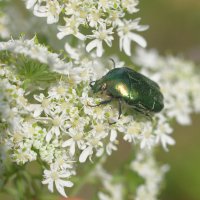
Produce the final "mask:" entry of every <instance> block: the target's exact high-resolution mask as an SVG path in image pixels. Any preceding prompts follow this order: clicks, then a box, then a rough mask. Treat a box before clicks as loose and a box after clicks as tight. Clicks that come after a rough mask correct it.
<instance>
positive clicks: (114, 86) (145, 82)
mask: <svg viewBox="0 0 200 200" xmlns="http://www.w3.org/2000/svg"><path fill="white" fill-rule="evenodd" d="M90 87H91V88H92V91H93V93H97V92H102V93H105V94H106V95H107V96H109V99H108V100H105V101H102V102H100V103H99V104H97V105H94V106H99V105H101V104H107V103H109V102H111V101H112V100H113V99H117V100H118V102H119V117H118V118H120V115H121V113H122V109H121V102H122V101H124V102H125V103H126V104H128V105H129V106H131V107H133V108H134V109H135V110H137V111H138V112H140V113H142V114H144V115H146V116H151V114H152V113H157V112H160V111H161V110H162V109H163V108H164V103H163V101H164V97H163V94H162V93H161V91H160V87H159V86H158V84H157V83H155V82H154V81H152V80H150V79H149V78H147V77H146V76H144V75H142V74H140V73H138V72H136V71H134V70H132V69H130V68H127V67H122V68H114V69H112V70H110V71H109V72H108V73H107V74H106V75H105V76H103V77H102V78H101V79H99V80H97V81H92V82H90Z"/></svg>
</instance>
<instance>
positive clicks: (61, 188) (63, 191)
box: [55, 181, 67, 197]
mask: <svg viewBox="0 0 200 200" xmlns="http://www.w3.org/2000/svg"><path fill="white" fill-rule="evenodd" d="M55 185H56V189H57V191H58V192H59V193H60V194H61V195H62V196H64V197H67V195H66V193H65V190H64V187H63V185H60V183H59V181H55Z"/></svg>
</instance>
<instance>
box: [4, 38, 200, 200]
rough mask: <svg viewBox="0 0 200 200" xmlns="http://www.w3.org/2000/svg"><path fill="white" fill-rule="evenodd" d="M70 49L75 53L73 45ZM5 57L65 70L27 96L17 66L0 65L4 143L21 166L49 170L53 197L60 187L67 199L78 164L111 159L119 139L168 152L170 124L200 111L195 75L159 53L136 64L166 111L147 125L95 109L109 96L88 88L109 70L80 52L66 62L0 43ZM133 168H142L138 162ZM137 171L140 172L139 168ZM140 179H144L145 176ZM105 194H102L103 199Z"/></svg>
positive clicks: (127, 113)
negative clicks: (8, 54)
mask: <svg viewBox="0 0 200 200" xmlns="http://www.w3.org/2000/svg"><path fill="white" fill-rule="evenodd" d="M67 49H68V50H69V49H72V50H73V48H71V47H70V46H69V45H68V46H67ZM5 50H6V51H9V52H11V53H12V54H13V55H15V56H16V55H19V54H23V55H25V56H27V58H29V59H37V60H38V61H39V62H42V63H46V64H48V65H49V69H50V70H52V71H56V72H59V73H61V72H62V70H63V73H62V74H63V76H62V78H61V79H60V80H58V81H57V82H54V83H52V84H50V85H49V86H48V88H47V89H46V90H44V89H43V88H40V87H38V89H37V91H33V92H32V93H31V94H30V93H29V92H27V91H26V90H25V89H24V88H23V81H22V80H20V78H19V76H18V75H17V73H16V70H13V68H17V66H13V64H12V65H8V64H6V63H5V64H4V63H1V66H0V78H1V81H0V91H1V92H0V94H1V95H0V99H1V101H0V102H1V103H0V115H1V123H3V124H5V125H6V126H4V127H6V129H5V130H4V129H2V130H0V131H1V132H6V134H4V135H5V137H4V138H3V143H4V145H6V149H9V150H10V154H11V155H10V156H11V158H12V160H13V161H14V162H16V163H17V164H24V163H28V162H31V161H34V160H38V159H39V160H41V161H42V162H43V163H46V164H47V166H48V167H46V169H45V170H44V180H43V182H42V183H43V184H48V188H49V190H50V191H53V184H54V183H55V185H56V189H57V190H58V191H59V192H60V194H62V195H63V196H66V194H65V191H64V187H71V186H72V185H73V183H72V182H71V181H70V177H71V176H72V175H75V173H76V172H75V171H76V169H75V166H74V165H73V163H74V162H81V163H83V162H86V161H87V160H88V159H89V160H92V159H95V157H100V156H103V155H111V153H112V151H115V150H117V146H118V143H119V137H120V136H122V137H123V139H124V140H125V141H127V142H129V143H131V144H133V145H136V146H137V145H138V146H139V147H140V148H141V149H152V148H153V147H155V146H157V145H162V146H163V148H164V149H166V150H167V147H168V145H173V144H174V143H175V141H174V140H173V138H171V136H170V134H171V133H172V128H171V125H170V123H169V122H170V121H171V119H176V120H177V121H178V122H179V123H182V124H188V122H190V113H191V112H192V111H196V112H199V104H198V102H199V100H200V98H199V95H197V94H199V88H200V81H199V76H198V75H195V68H194V66H193V64H192V63H189V62H188V63H187V62H185V61H184V62H183V61H182V60H181V59H175V58H173V57H167V58H165V59H164V58H162V57H160V56H158V55H156V56H155V55H154V53H153V55H151V54H152V52H150V53H148V52H146V51H138V55H137V58H138V59H137V62H138V63H140V65H141V66H144V67H143V69H142V72H143V73H144V74H146V75H148V76H151V77H152V79H154V80H156V81H157V82H159V84H160V86H161V90H162V91H163V93H164V96H165V105H166V108H165V109H164V111H163V112H161V113H160V114H157V115H155V116H154V117H153V119H152V121H149V119H148V118H146V117H145V116H143V115H141V114H139V113H137V112H136V111H134V110H130V109H128V108H126V105H124V106H123V113H122V117H121V119H120V120H118V108H117V106H116V105H115V102H114V103H112V104H107V105H102V106H97V107H92V106H91V105H96V104H98V103H99V102H100V101H102V100H103V99H104V96H94V94H92V93H91V90H90V87H89V82H90V80H92V79H93V80H96V79H97V78H98V77H101V76H102V75H104V73H105V72H107V70H108V69H106V68H105V67H103V66H104V65H103V63H102V60H95V61H94V60H91V59H92V58H90V57H88V56H87V55H85V56H84V54H83V51H75V50H74V51H71V54H73V55H74V59H73V60H72V62H71V63H65V62H64V61H61V60H60V59H59V56H58V55H57V54H54V53H51V52H49V51H48V50H47V49H46V48H45V47H43V46H41V45H38V44H36V43H35V42H34V40H30V41H28V40H23V39H20V40H11V41H9V42H2V43H0V51H5ZM38 52H39V53H38ZM12 54H11V56H12ZM144 54H146V55H145V56H146V57H147V58H148V57H150V58H152V57H155V60H153V61H152V63H154V64H152V66H150V67H149V68H147V67H145V66H146V63H145V61H146V60H145V59H139V58H140V57H142V58H144ZM52 58H53V59H52ZM63 66H65V68H64V67H63ZM71 66H73V68H72V67H71ZM94 66H96V69H94ZM116 66H117V67H118V66H120V67H122V66H123V64H122V63H117V64H116ZM169 66H170V67H169ZM180 69H181V70H180ZM177 74H178V75H177ZM177 91H179V93H177ZM181 91H183V92H181ZM30 99H31V101H30ZM183 116H184V117H183ZM112 122H115V123H112ZM138 159H139V158H138ZM142 160H143V158H142ZM145 160H146V159H145ZM136 161H137V162H140V159H139V160H136ZM134 169H135V170H136V171H137V170H138V168H137V169H136V168H135V165H134ZM161 171H162V170H161ZM138 173H139V174H140V175H141V176H142V177H143V176H144V175H143V174H142V172H139V171H138ZM159 181H160V179H159ZM159 181H158V182H157V183H156V184H159ZM105 184H106V183H105ZM144 187H145V188H144ZM144 187H141V188H142V189H141V191H139V190H138V194H137V195H138V196H139V195H140V193H144V192H145V191H143V190H144V189H145V190H146V189H147V188H146V186H144ZM156 194H157V193H156V192H155V195H156ZM103 195H104V194H100V196H101V197H102V196H103ZM104 199H105V198H104Z"/></svg>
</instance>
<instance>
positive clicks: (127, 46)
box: [123, 37, 131, 56]
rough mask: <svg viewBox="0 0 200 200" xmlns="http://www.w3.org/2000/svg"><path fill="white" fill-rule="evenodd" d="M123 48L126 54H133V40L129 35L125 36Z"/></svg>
mask: <svg viewBox="0 0 200 200" xmlns="http://www.w3.org/2000/svg"><path fill="white" fill-rule="evenodd" d="M123 49H124V52H125V53H126V55H128V56H131V41H130V39H129V38H128V37H124V41H123Z"/></svg>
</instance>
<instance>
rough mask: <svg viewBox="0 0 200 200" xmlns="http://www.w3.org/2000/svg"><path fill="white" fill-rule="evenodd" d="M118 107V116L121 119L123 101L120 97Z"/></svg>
mask: <svg viewBox="0 0 200 200" xmlns="http://www.w3.org/2000/svg"><path fill="white" fill-rule="evenodd" d="M118 106H119V107H118V108H119V116H118V119H120V117H121V114H122V102H121V99H118Z"/></svg>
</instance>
